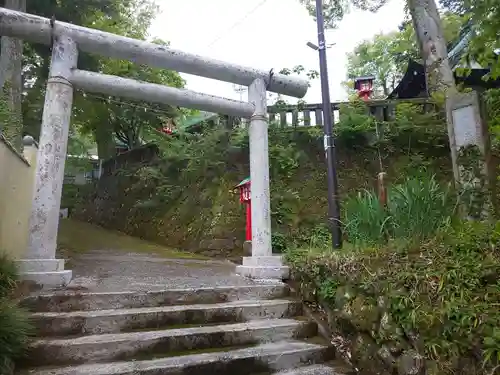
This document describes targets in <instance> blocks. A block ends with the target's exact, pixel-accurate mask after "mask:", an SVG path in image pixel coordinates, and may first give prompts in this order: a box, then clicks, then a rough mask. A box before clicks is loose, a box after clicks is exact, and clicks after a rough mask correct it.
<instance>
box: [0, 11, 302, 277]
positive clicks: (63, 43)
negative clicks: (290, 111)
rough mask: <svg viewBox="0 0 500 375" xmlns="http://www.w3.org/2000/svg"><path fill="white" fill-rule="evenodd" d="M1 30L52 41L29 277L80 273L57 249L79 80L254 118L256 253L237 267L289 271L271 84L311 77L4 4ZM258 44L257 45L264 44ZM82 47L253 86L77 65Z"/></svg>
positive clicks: (254, 272) (259, 273)
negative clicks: (271, 129)
mask: <svg viewBox="0 0 500 375" xmlns="http://www.w3.org/2000/svg"><path fill="white" fill-rule="evenodd" d="M0 35H3V36H9V37H14V38H19V39H24V40H27V41H30V42H33V43H41V44H45V45H52V61H51V66H50V72H49V78H48V82H47V90H46V94H45V104H44V108H43V117H42V130H41V134H40V142H39V151H38V157H37V167H36V182H35V189H34V196H33V205H32V211H31V216H30V224H29V239H28V248H27V250H26V252H25V256H24V259H21V260H19V262H22V264H23V269H24V270H26V272H24V273H23V275H22V276H23V278H25V279H29V280H33V281H36V282H37V283H39V284H44V285H52V286H56V285H66V284H67V283H69V281H70V280H71V277H72V272H71V271H70V270H64V261H63V260H58V259H56V257H55V254H56V245H57V229H58V225H59V210H60V201H61V192H62V185H63V179H64V163H65V159H66V150H67V142H68V131H69V124H70V118H71V107H72V102H73V88H74V87H75V88H80V89H83V90H85V91H89V92H95V93H102V94H107V95H114V96H122V97H126V98H129V99H137V100H146V101H151V102H155V103H166V104H172V105H177V106H182V107H187V108H194V109H199V110H203V111H209V112H215V113H221V114H227V115H231V116H238V117H244V118H249V119H250V129H249V133H250V176H251V180H252V192H251V199H252V224H253V227H252V256H251V257H244V258H243V265H241V266H238V267H237V272H238V273H239V274H241V275H244V276H248V277H253V278H262V279H282V278H285V277H287V275H288V268H287V267H285V266H284V265H283V263H282V260H281V257H280V256H275V255H273V254H272V248H271V217H270V199H269V156H268V133H267V128H268V122H267V104H266V91H271V92H275V93H279V94H283V95H289V96H294V97H298V98H301V97H303V96H304V95H305V94H306V92H307V88H308V84H307V82H306V81H305V80H302V79H298V78H294V77H290V76H285V75H280V74H270V72H266V71H260V70H257V69H252V68H248V67H244V66H239V65H234V64H229V63H226V62H223V61H218V60H213V59H209V58H205V57H201V56H198V55H193V54H188V53H185V52H182V51H178V50H174V49H171V48H168V47H166V46H161V45H157V44H153V43H148V42H145V41H141V40H136V39H132V38H126V37H122V36H119V35H115V34H111V33H106V32H103V31H99V30H95V29H90V28H85V27H80V26H76V25H72V24H69V23H65V22H59V21H53V20H50V19H47V18H43V17H38V16H35V15H32V14H27V13H22V12H17V11H13V10H9V9H5V8H0ZM257 46H258V44H256V46H255V47H253V48H255V49H256V52H258V48H257ZM78 51H84V52H88V53H95V54H99V55H102V56H106V57H111V58H117V59H125V60H130V61H133V62H135V63H140V64H147V65H150V66H154V67H157V68H164V69H171V70H175V71H178V72H183V73H188V74H194V75H198V76H202V77H207V78H212V79H216V80H219V81H225V82H230V83H234V84H237V85H242V86H247V87H248V88H249V92H248V97H249V100H248V102H242V101H236V100H230V99H226V98H221V97H216V96H211V95H206V94H202V93H198V92H194V91H190V90H185V89H177V88H172V87H167V86H163V85H158V84H152V83H147V82H141V81H136V80H133V79H128V78H121V77H116V76H111V75H105V74H100V73H95V72H89V71H84V70H79V69H78V68H77V60H78Z"/></svg>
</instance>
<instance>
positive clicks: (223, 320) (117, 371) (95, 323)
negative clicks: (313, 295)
mask: <svg viewBox="0 0 500 375" xmlns="http://www.w3.org/2000/svg"><path fill="white" fill-rule="evenodd" d="M288 295H289V288H288V287H287V286H286V285H285V284H282V283H273V284H269V283H267V284H265V283H263V284H255V285H250V286H224V287H214V288H202V289H168V290H156V291H148V292H140V291H139V292H134V291H126V292H106V293H91V292H76V291H58V292H53V293H51V294H42V295H35V296H30V297H28V298H25V299H24V300H23V301H22V302H21V305H22V306H24V307H27V308H29V309H31V310H32V311H34V313H33V321H34V322H35V325H36V327H37V329H38V336H39V338H38V339H36V340H34V341H33V342H32V343H31V344H30V348H29V350H28V355H27V356H26V358H25V359H23V360H22V361H21V363H20V364H21V365H22V368H20V369H19V370H18V374H19V375H27V374H34V375H91V374H92V375H121V374H123V375H132V374H133V375H141V374H144V375H160V374H175V375H185V374H189V375H206V374H217V375H225V374H227V375H234V374H236V373H237V374H238V375H252V374H253V375H255V374H261V375H262V374H266V375H271V374H276V372H279V371H284V370H286V371H288V372H284V373H283V375H301V374H303V375H334V374H335V375H345V374H347V373H346V372H344V371H343V370H340V368H339V367H337V366H326V365H322V366H311V365H314V364H324V363H326V362H328V361H330V360H332V359H334V350H333V348H332V347H330V346H329V345H327V344H322V342H323V341H322V340H319V341H318V340H316V338H314V339H312V340H311V341H310V342H301V341H297V340H299V339H306V341H307V339H308V338H313V337H314V336H316V335H317V330H318V328H317V325H316V323H314V322H311V321H309V320H307V319H303V318H298V319H293V318H297V317H299V316H300V314H301V313H302V306H301V304H300V303H298V302H297V301H292V300H288V299H286V298H287V297H288Z"/></svg>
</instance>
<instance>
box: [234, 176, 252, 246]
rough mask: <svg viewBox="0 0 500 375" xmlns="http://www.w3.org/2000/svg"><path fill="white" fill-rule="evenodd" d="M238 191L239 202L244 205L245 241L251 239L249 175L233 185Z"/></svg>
mask: <svg viewBox="0 0 500 375" xmlns="http://www.w3.org/2000/svg"><path fill="white" fill-rule="evenodd" d="M234 189H238V190H239V192H240V202H241V203H243V204H245V205H246V219H247V225H246V235H245V241H252V199H251V195H250V193H251V183H250V177H247V178H245V179H244V180H243V181H241V182H240V183H239V184H238V185H236V186H235V187H234Z"/></svg>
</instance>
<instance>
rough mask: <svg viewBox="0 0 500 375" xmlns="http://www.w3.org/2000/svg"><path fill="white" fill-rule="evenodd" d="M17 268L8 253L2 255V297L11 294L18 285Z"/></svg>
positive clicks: (0, 280)
mask: <svg viewBox="0 0 500 375" xmlns="http://www.w3.org/2000/svg"><path fill="white" fill-rule="evenodd" d="M16 282H17V268H16V265H15V264H14V262H13V261H12V260H10V259H9V258H8V257H7V256H6V255H0V299H3V298H6V297H8V296H9V295H10V293H11V292H12V290H13V289H14V288H15V287H16Z"/></svg>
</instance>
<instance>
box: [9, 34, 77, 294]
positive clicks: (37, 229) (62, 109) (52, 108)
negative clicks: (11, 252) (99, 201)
mask: <svg viewBox="0 0 500 375" xmlns="http://www.w3.org/2000/svg"><path fill="white" fill-rule="evenodd" d="M77 60H78V50H77V47H76V43H75V42H74V41H73V40H72V39H71V38H68V37H66V36H59V37H56V39H55V41H54V45H53V48H52V60H51V64H50V71H49V79H48V81H47V90H46V93H45V103H44V107H43V115H42V128H41V133H40V142H39V149H38V155H37V163H36V177H35V190H34V196H33V205H32V209H31V216H30V221H29V235H28V248H27V250H26V253H25V255H24V259H20V260H18V261H17V263H18V266H19V269H20V274H21V275H20V276H21V278H23V279H27V280H32V281H35V282H36V283H38V284H41V285H44V286H49V287H50V286H61V285H63V286H64V285H67V284H68V283H69V282H70V281H71V277H72V272H71V271H69V270H65V269H64V260H63V259H56V247H57V230H58V226H59V212H60V207H61V195H62V187H63V181H64V163H65V161H66V150H67V146H68V134H69V123H70V118H71V106H72V103H73V85H72V84H71V81H70V78H71V74H72V70H73V69H74V68H75V67H76V63H77Z"/></svg>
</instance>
